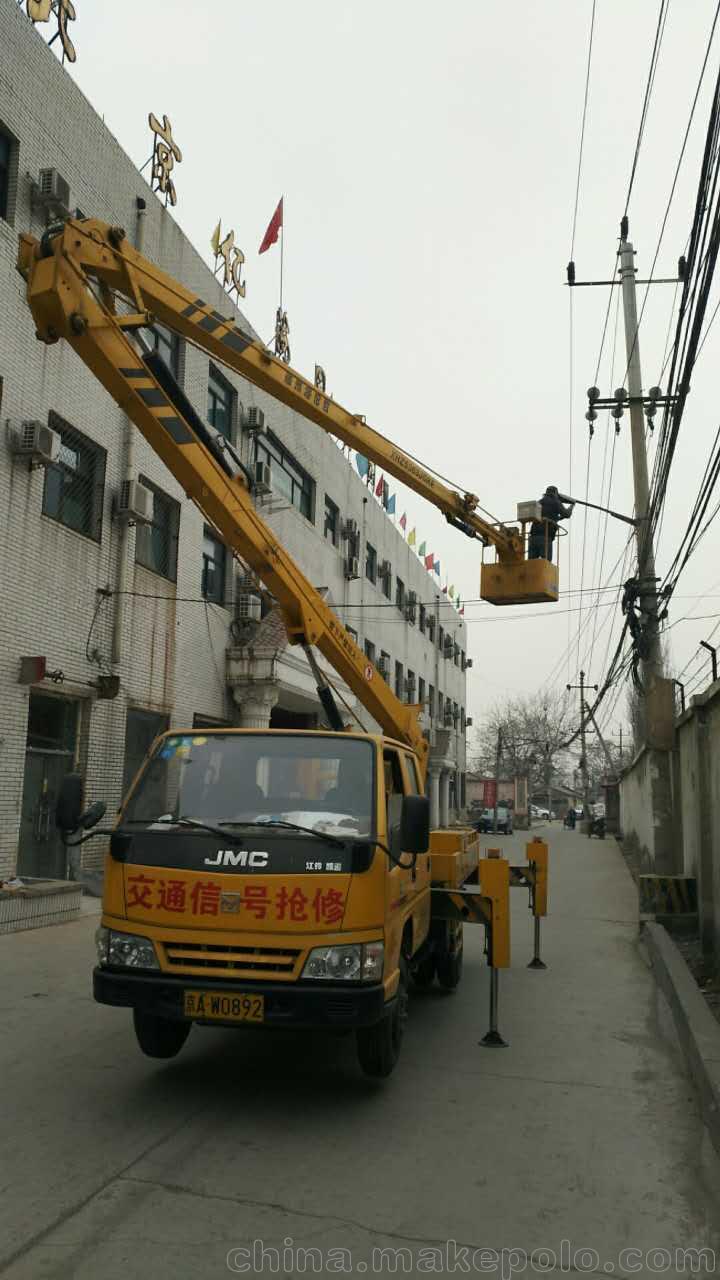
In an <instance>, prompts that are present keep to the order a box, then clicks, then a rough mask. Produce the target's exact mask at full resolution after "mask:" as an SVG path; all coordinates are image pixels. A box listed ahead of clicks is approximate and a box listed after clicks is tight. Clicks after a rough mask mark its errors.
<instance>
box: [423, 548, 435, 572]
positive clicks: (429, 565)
mask: <svg viewBox="0 0 720 1280" xmlns="http://www.w3.org/2000/svg"><path fill="white" fill-rule="evenodd" d="M434 564H435V552H434V551H433V553H432V555H429V556H426V557H425V568H426V569H432V567H433V565H434Z"/></svg>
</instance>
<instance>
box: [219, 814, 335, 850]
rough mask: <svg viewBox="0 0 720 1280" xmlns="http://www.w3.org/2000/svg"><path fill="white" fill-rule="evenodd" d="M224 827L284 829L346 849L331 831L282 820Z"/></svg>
mask: <svg viewBox="0 0 720 1280" xmlns="http://www.w3.org/2000/svg"><path fill="white" fill-rule="evenodd" d="M221 825H222V826H223V827H237V828H242V827H282V828H283V830H285V831H303V832H304V833H305V834H306V835H308V836H317V838H318V840H326V841H327V843H328V844H334V845H336V846H337V848H339V849H343V848H344V847H345V841H344V840H341V839H340V837H339V836H332V835H330V832H329V831H319V830H318V829H317V827H301V826H300V824H299V823H298V822H285V821H284V820H282V819H280V818H269V819H268V820H267V821H264V820H263V819H262V818H259V819H255V820H254V821H249V822H223V823H222V824H221Z"/></svg>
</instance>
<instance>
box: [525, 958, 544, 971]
mask: <svg viewBox="0 0 720 1280" xmlns="http://www.w3.org/2000/svg"><path fill="white" fill-rule="evenodd" d="M528 969H547V965H546V964H545V961H544V960H541V959H540V957H539V956H533V958H532V960H531V961H530V963H529V965H528Z"/></svg>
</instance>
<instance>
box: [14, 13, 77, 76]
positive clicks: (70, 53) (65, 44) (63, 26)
mask: <svg viewBox="0 0 720 1280" xmlns="http://www.w3.org/2000/svg"><path fill="white" fill-rule="evenodd" d="M26 8H27V15H28V18H29V19H30V21H31V22H34V23H37V22H49V21H50V18H51V17H52V15H53V14H55V17H56V18H57V24H58V29H57V31H56V32H55V35H54V36H53V37H52V39H51V40H49V41H48V43H49V44H54V43H55V41H56V40H57V39H58V37H59V38H60V42H61V44H62V48H63V59H65V58H67V60H68V62H74V61H75V59H76V58H77V54H76V52H75V45H74V44H73V42H72V40H71V39H70V35H69V32H68V22H74V21H75V17H76V14H75V5H74V4H73V2H72V0H27V5H26Z"/></svg>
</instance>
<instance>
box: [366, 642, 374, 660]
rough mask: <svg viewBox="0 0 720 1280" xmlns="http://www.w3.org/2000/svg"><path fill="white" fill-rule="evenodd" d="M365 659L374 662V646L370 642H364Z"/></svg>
mask: <svg viewBox="0 0 720 1280" xmlns="http://www.w3.org/2000/svg"><path fill="white" fill-rule="evenodd" d="M365 657H366V658H368V659H369V661H370V662H374V661H375V645H374V644H373V642H372V640H366V641H365Z"/></svg>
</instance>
